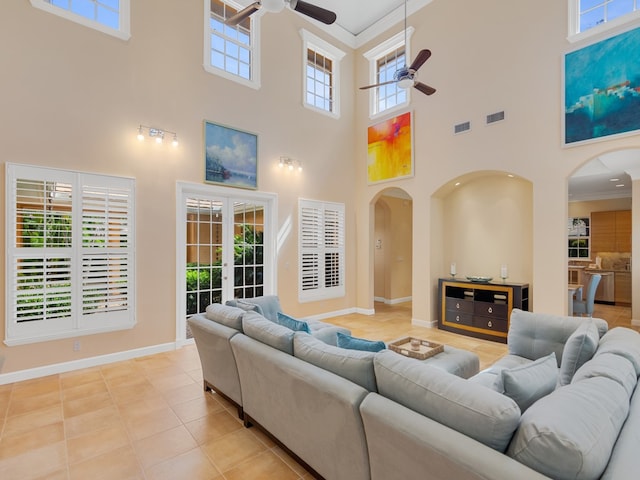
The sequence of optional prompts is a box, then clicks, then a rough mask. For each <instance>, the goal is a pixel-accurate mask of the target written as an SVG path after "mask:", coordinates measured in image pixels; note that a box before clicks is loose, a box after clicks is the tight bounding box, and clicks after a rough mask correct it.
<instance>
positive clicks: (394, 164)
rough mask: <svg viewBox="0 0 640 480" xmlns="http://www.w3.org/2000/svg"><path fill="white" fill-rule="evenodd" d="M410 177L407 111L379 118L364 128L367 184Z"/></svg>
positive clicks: (410, 136) (410, 119)
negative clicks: (378, 120) (365, 129)
mask: <svg viewBox="0 0 640 480" xmlns="http://www.w3.org/2000/svg"><path fill="white" fill-rule="evenodd" d="M408 177H413V117H412V114H411V112H406V113H402V114H400V115H396V116H394V117H391V118H388V119H386V120H382V121H380V122H378V123H376V124H374V125H371V126H370V127H369V128H368V129H367V181H368V182H369V184H373V183H378V182H385V181H390V180H398V179H401V178H408Z"/></svg>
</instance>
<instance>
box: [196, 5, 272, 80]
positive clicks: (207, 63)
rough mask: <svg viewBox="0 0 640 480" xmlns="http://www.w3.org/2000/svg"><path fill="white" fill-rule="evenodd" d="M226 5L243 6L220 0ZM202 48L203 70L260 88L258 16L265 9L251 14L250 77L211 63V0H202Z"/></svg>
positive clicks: (239, 8) (239, 7) (237, 7)
mask: <svg viewBox="0 0 640 480" xmlns="http://www.w3.org/2000/svg"><path fill="white" fill-rule="evenodd" d="M222 1H223V2H224V3H226V4H227V5H230V6H232V7H233V8H235V9H237V10H242V9H243V8H244V7H243V6H242V5H240V4H238V3H236V2H234V1H231V0H222ZM203 4H204V49H203V58H202V62H203V63H202V66H203V68H204V70H205V71H206V72H208V73H212V74H213V75H218V76H219V77H222V78H226V79H227V80H231V81H233V82H237V83H239V84H241V85H245V86H247V87H250V88H253V89H256V90H258V89H259V88H260V42H259V41H258V40H259V38H260V18H261V17H262V16H263V15H264V14H265V10H264V9H262V11H258V12H256V13H254V14H253V15H251V78H250V79H246V78H242V77H240V76H238V75H234V74H232V73H229V72H227V71H226V70H222V69H220V68H216V67H214V66H213V65H211V28H210V26H209V20H210V18H211V2H210V0H204V1H203Z"/></svg>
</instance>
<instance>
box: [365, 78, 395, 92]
mask: <svg viewBox="0 0 640 480" xmlns="http://www.w3.org/2000/svg"><path fill="white" fill-rule="evenodd" d="M397 81H398V80H389V81H388V82H382V83H374V84H373V85H367V86H366V87H360V90H368V89H369V88H376V87H381V86H382V85H389V84H390V83H396V82H397Z"/></svg>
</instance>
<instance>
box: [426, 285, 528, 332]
mask: <svg viewBox="0 0 640 480" xmlns="http://www.w3.org/2000/svg"><path fill="white" fill-rule="evenodd" d="M438 306H439V313H440V315H439V318H438V328H441V329H443V330H448V331H450V332H455V333H461V334H463V335H469V336H471V337H476V338H484V339H486V340H493V341H496V342H503V343H506V342H507V332H508V331H509V318H510V316H511V310H512V309H514V308H519V309H521V310H527V311H528V310H529V285H528V284H521V283H498V282H495V283H476V282H470V281H465V280H456V279H451V278H449V279H445V278H441V279H440V280H439V281H438Z"/></svg>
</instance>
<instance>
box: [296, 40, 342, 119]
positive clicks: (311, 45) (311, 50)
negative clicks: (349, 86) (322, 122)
mask: <svg viewBox="0 0 640 480" xmlns="http://www.w3.org/2000/svg"><path fill="white" fill-rule="evenodd" d="M300 35H301V36H302V40H303V49H302V51H303V59H302V65H304V73H303V78H304V90H303V100H302V101H303V104H304V106H305V107H308V108H310V109H312V110H316V111H320V112H321V113H326V114H329V115H331V116H333V117H336V118H337V117H339V116H340V60H341V59H342V57H344V55H345V53H344V52H343V51H341V50H339V49H338V48H336V47H334V46H333V45H331V44H330V43H328V42H325V41H324V40H322V39H321V38H319V37H316V36H315V35H313V34H312V33H310V32H308V31H306V30H304V29H302V30H300Z"/></svg>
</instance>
